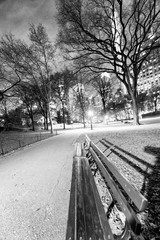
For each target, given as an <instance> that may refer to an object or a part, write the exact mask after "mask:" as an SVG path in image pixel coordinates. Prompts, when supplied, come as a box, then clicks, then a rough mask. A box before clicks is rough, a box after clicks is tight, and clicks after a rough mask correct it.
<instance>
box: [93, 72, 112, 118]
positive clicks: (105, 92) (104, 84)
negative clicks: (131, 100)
mask: <svg viewBox="0 0 160 240" xmlns="http://www.w3.org/2000/svg"><path fill="white" fill-rule="evenodd" d="M92 85H93V87H94V88H95V89H96V90H97V92H98V93H99V95H100V97H101V101H102V106H103V114H104V115H105V114H106V110H107V104H108V102H109V100H110V98H111V93H112V86H111V82H110V81H109V80H108V81H106V79H105V78H101V77H100V76H99V77H98V78H94V79H93V81H92Z"/></svg>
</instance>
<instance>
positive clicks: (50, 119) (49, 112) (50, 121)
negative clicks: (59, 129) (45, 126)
mask: <svg viewBox="0 0 160 240" xmlns="http://www.w3.org/2000/svg"><path fill="white" fill-rule="evenodd" d="M48 115H49V123H50V126H51V131H50V133H51V134H52V133H53V124H52V116H51V110H50V106H49V104H48Z"/></svg>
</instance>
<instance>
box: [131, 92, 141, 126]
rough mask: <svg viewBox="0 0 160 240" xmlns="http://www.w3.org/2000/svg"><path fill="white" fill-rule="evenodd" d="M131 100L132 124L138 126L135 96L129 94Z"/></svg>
mask: <svg viewBox="0 0 160 240" xmlns="http://www.w3.org/2000/svg"><path fill="white" fill-rule="evenodd" d="M131 98H132V107H133V124H134V125H140V123H139V115H138V104H137V99H136V96H135V95H134V94H133V93H131Z"/></svg>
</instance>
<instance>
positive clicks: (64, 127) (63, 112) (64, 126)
mask: <svg viewBox="0 0 160 240" xmlns="http://www.w3.org/2000/svg"><path fill="white" fill-rule="evenodd" d="M62 114H63V129H66V125H65V111H64V103H63V101H62Z"/></svg>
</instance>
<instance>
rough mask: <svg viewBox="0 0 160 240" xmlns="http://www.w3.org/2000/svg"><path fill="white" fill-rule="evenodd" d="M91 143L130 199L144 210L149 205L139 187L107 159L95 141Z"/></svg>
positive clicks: (138, 207)
mask: <svg viewBox="0 0 160 240" xmlns="http://www.w3.org/2000/svg"><path fill="white" fill-rule="evenodd" d="M90 144H91V146H92V148H93V149H94V151H95V152H96V153H98V154H99V155H100V157H101V159H102V161H103V163H104V164H106V166H107V167H108V169H109V170H110V171H111V172H112V173H113V175H114V176H115V178H116V179H117V181H118V182H119V183H120V185H121V187H122V188H123V189H124V191H125V192H126V193H127V195H128V196H129V197H130V199H131V200H132V201H133V202H134V204H135V206H136V207H137V209H138V210H139V211H140V212H141V211H144V210H145V209H146V207H147V203H148V202H147V199H146V198H145V197H144V196H143V195H142V194H141V193H140V192H139V191H138V190H137V189H135V188H134V187H133V186H132V185H131V184H130V183H129V181H128V180H127V179H126V178H125V177H124V176H122V175H121V174H120V173H119V172H118V170H117V169H116V167H115V166H114V165H113V164H112V163H111V162H110V161H109V160H108V159H107V157H106V156H105V155H104V154H103V152H102V151H101V150H100V149H99V148H98V147H97V146H96V145H95V144H94V143H92V142H91V143H90Z"/></svg>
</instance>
